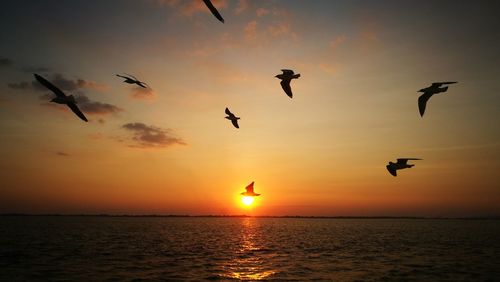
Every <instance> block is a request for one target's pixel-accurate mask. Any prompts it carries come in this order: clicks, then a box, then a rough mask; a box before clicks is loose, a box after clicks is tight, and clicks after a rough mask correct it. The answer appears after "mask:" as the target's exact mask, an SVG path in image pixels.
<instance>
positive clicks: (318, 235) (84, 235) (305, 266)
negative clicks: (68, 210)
mask: <svg viewBox="0 0 500 282" xmlns="http://www.w3.org/2000/svg"><path fill="white" fill-rule="evenodd" d="M204 280H212V281H227V280H250V281H257V280H269V281H310V280H315V281H500V220H494V219H412V218H403V219H396V218H381V219H372V218H368V219H365V218H255V217H114V216H0V281H204Z"/></svg>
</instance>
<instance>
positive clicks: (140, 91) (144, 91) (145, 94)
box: [130, 86, 157, 100]
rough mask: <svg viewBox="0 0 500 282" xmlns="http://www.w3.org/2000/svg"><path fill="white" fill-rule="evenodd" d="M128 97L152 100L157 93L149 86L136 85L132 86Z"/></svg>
mask: <svg viewBox="0 0 500 282" xmlns="http://www.w3.org/2000/svg"><path fill="white" fill-rule="evenodd" d="M130 97H132V98H134V99H138V100H154V99H156V97H157V95H156V92H155V91H154V90H153V89H151V88H149V87H148V88H142V87H139V86H136V87H134V88H132V92H131V93H130Z"/></svg>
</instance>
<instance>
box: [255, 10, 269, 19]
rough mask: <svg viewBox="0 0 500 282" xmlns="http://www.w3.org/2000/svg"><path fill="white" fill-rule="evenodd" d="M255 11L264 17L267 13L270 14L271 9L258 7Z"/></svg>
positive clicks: (258, 15)
mask: <svg viewBox="0 0 500 282" xmlns="http://www.w3.org/2000/svg"><path fill="white" fill-rule="evenodd" d="M255 13H256V14H257V17H259V18H260V17H263V16H265V15H267V14H269V10H268V9H266V8H258V9H257V10H256V11H255Z"/></svg>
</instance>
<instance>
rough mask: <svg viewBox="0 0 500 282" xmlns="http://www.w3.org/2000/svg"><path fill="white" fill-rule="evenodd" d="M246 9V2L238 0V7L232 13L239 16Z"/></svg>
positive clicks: (245, 0)
mask: <svg viewBox="0 0 500 282" xmlns="http://www.w3.org/2000/svg"><path fill="white" fill-rule="evenodd" d="M247 9H248V0H240V1H238V6H237V7H236V9H235V10H234V13H235V14H236V15H239V14H241V13H243V12H245V11H246V10H247Z"/></svg>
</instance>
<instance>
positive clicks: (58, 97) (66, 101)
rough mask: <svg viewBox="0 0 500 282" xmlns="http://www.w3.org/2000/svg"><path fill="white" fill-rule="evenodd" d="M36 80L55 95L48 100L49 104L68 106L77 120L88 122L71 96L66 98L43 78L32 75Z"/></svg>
mask: <svg viewBox="0 0 500 282" xmlns="http://www.w3.org/2000/svg"><path fill="white" fill-rule="evenodd" d="M34 76H35V78H36V80H38V82H40V83H41V84H42V85H43V86H45V87H47V88H48V89H49V90H50V91H52V92H54V94H56V97H55V98H53V99H52V100H50V102H53V103H57V104H63V105H66V106H68V107H69V108H70V109H71V110H72V111H73V113H75V114H76V115H77V116H78V117H79V118H81V119H82V120H84V121H86V122H87V121H88V120H87V118H86V117H85V115H84V114H83V113H82V112H81V111H80V109H79V108H78V107H77V106H76V100H75V97H73V95H69V96H66V95H65V94H64V92H62V91H61V89H59V88H57V87H56V86H54V84H52V83H50V82H49V81H48V80H46V79H45V78H43V77H41V76H40V75H38V74H36V73H35V74H34Z"/></svg>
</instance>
